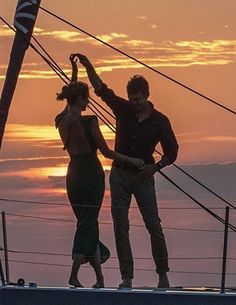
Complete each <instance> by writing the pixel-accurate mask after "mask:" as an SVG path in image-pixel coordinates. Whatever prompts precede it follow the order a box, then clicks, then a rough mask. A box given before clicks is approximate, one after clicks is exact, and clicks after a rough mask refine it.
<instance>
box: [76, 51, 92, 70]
mask: <svg viewBox="0 0 236 305" xmlns="http://www.w3.org/2000/svg"><path fill="white" fill-rule="evenodd" d="M75 55H76V56H77V57H78V58H79V62H80V63H81V65H83V66H84V67H85V68H86V67H88V66H91V62H90V61H89V60H88V58H87V57H86V56H85V55H83V54H80V53H76V54H75Z"/></svg>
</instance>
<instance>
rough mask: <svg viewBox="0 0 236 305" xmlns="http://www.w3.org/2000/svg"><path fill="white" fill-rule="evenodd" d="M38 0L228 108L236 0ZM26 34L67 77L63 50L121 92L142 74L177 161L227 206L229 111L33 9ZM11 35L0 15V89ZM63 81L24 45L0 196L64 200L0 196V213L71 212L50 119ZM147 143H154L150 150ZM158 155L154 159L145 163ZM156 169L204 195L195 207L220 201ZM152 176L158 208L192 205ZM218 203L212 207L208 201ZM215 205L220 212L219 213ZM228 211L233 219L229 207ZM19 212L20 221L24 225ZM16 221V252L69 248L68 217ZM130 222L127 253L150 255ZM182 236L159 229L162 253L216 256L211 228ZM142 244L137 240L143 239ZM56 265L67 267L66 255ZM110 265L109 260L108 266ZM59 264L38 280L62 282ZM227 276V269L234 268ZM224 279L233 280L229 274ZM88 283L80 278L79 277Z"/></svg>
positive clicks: (231, 146) (106, 216) (231, 159)
mask: <svg viewBox="0 0 236 305" xmlns="http://www.w3.org/2000/svg"><path fill="white" fill-rule="evenodd" d="M16 3H17V1H16V0H7V1H6V0H0V15H1V16H2V17H3V18H5V19H6V20H7V21H8V22H9V23H10V24H12V23H13V17H14V12H15V6H16ZM41 6H43V7H45V8H47V9H48V10H50V11H52V12H54V13H55V14H57V15H59V16H61V17H63V18H65V19H67V20H68V21H70V22H71V23H73V24H75V25H77V26H78V27H80V28H82V29H83V30H85V31H87V32H89V33H91V34H93V35H94V36H96V37H98V38H100V39H102V40H104V41H105V42H107V43H109V44H111V45H113V46H115V47H116V48H119V49H121V50H123V51H124V52H127V53H128V54H130V55H131V56H133V57H135V58H137V59H139V60H141V61H143V62H144V63H146V64H148V65H150V66H151V67H153V68H155V69H157V70H159V71H161V72H162V73H164V74H167V75H169V76H170V77H172V78H175V79H176V80H178V81H180V82H183V83H184V84H186V85H187V86H190V87H192V88H193V89H195V90H198V91H199V92H201V93H202V94H205V95H207V96H208V97H209V98H212V99H214V100H216V101H217V102H219V103H221V104H223V105H225V106H226V107H228V108H230V109H233V110H234V111H236V103H235V102H236V101H235V96H236V89H235V88H236V18H235V12H236V0H146V1H144V0H117V1H116V0H113V1H111V0H67V1H59V0H58V1H56V0H42V1H41ZM34 36H35V37H36V38H37V39H38V40H39V41H40V42H41V44H42V45H43V46H44V47H45V48H46V50H47V51H48V52H49V53H50V55H51V56H52V57H53V58H54V60H55V61H56V62H57V63H58V64H59V65H60V66H61V68H62V69H63V70H64V72H66V73H67V74H68V76H70V63H69V60H68V58H69V55H70V54H71V53H73V52H80V53H84V54H85V55H87V56H88V58H89V59H90V60H91V62H92V63H93V64H94V66H95V68H96V70H97V72H98V73H99V75H100V76H101V78H102V79H103V80H104V81H105V82H106V83H107V84H108V85H109V86H110V87H111V88H113V89H114V90H115V92H116V93H118V94H120V95H121V96H123V97H126V90H125V88H126V83H127V81H128V79H129V78H130V76H132V75H134V74H141V75H143V76H144V77H145V78H146V79H147V80H148V81H149V84H150V93H151V94H150V100H151V101H152V102H153V103H154V105H155V107H156V108H157V109H158V110H159V111H161V112H163V113H164V114H166V115H167V116H168V117H169V118H170V121H171V123H172V127H173V129H174V131H175V134H176V137H177V140H178V143H179V145H180V149H179V156H178V159H177V161H176V164H178V165H181V166H184V167H185V168H187V170H189V171H190V172H192V171H193V173H194V174H196V176H197V177H201V178H202V179H203V181H205V182H207V184H208V186H210V187H212V188H213V189H214V190H215V191H217V192H218V191H219V192H220V194H222V196H223V197H225V198H226V199H227V200H229V201H231V202H232V203H233V202H234V201H235V195H236V193H235V169H236V117H235V115H234V114H232V113H230V112H227V111H225V110H223V109H221V108H219V107H217V106H215V105H213V104H211V103H210V102H208V101H206V100H204V99H203V98H201V97H199V96H197V95H194V94H193V93H191V92H188V91H186V90H185V89H184V88H181V87H180V86H178V85H176V84H174V83H172V82H170V81H169V80H167V79H165V78H163V77H161V76H160V75H157V74H155V73H154V72H152V71H150V70H148V69H146V68H144V67H142V66H141V65H139V64H137V63H135V62H133V61H132V60H130V59H128V58H126V57H124V56H123V55H121V54H119V53H117V52H115V51H114V50H111V49H109V48H108V47H106V46H104V45H102V44H101V43H99V42H97V41H95V40H93V39H92V38H90V37H88V36H86V35H85V34H82V33H80V32H79V31H77V30H76V29H74V28H72V27H70V26H69V25H66V24H64V23H62V22H61V21H59V20H57V19H55V18H53V17H52V16H49V15H48V14H46V13H45V12H43V11H41V10H39V14H38V18H37V21H36V26H35V30H34ZM13 39H14V34H13V33H12V31H11V30H9V29H8V27H7V26H5V25H4V23H3V22H2V21H1V20H0V92H1V91H2V87H3V84H4V79H5V74H6V70H7V66H8V61H9V55H10V51H11V47H12V43H13ZM79 78H80V79H81V80H82V81H85V82H88V79H87V77H86V74H85V70H84V69H83V68H82V67H80V66H79ZM62 86H63V82H62V81H61V80H60V79H59V78H58V76H57V75H55V73H54V72H53V71H52V70H51V69H50V68H49V67H48V66H47V65H46V64H45V63H44V62H43V61H42V59H41V58H40V57H39V56H38V55H37V54H36V53H35V52H34V51H33V50H31V49H30V48H29V49H28V50H27V52H26V55H25V59H24V63H23V65H22V69H21V73H20V76H19V79H18V83H17V86H16V90H15V94H14V97H13V100H12V103H11V107H10V113H9V117H8V121H7V125H6V129H5V134H4V138H3V143H2V149H1V151H0V194H1V196H0V200H2V199H1V198H10V199H22V200H39V201H40V200H42V201H45V202H46V201H47V202H54V203H55V202H59V203H63V205H62V206H60V207H56V206H37V205H35V206H34V205H27V204H26V205H25V204H23V203H20V204H16V203H8V202H4V200H2V201H0V203H1V204H2V209H3V210H6V211H7V212H8V213H11V212H13V213H18V212H19V213H20V214H27V215H28V214H30V215H39V216H47V217H59V218H62V217H63V216H64V217H65V218H66V219H67V220H68V219H70V220H73V219H74V218H73V215H72V211H71V209H70V206H69V204H68V201H67V198H66V191H65V183H64V175H65V173H66V167H67V164H68V156H67V153H66V152H65V151H63V150H62V144H61V141H60V140H59V135H58V132H57V130H56V129H55V127H54V118H55V116H56V114H57V113H59V112H60V111H61V110H63V109H64V106H65V103H64V102H57V101H56V92H59V91H60V90H61V87H62ZM91 96H92V97H93V98H94V99H95V100H96V101H97V102H101V103H103V102H102V101H100V100H99V98H97V97H96V96H95V94H94V93H93V90H92V89H91ZM102 105H104V104H102ZM87 113H90V112H89V111H87ZM112 123H114V120H112ZM100 126H101V130H102V132H103V134H104V136H105V138H106V140H107V141H108V144H109V145H110V147H113V142H114V134H113V133H112V132H111V131H110V130H109V128H108V127H107V126H105V125H104V123H103V122H102V121H100ZM158 149H159V150H161V149H160V147H158ZM100 158H101V160H102V164H103V166H104V168H105V169H108V170H109V169H110V164H111V161H110V160H106V159H105V158H104V157H102V156H100ZM158 158H159V156H158V155H157V156H156V159H157V160H158ZM165 170H166V171H167V172H168V173H171V174H173V176H175V177H177V178H176V180H177V181H178V182H181V183H182V185H183V186H184V187H189V189H190V190H191V191H193V192H194V193H195V194H197V195H199V196H200V199H201V200H202V199H204V201H205V203H207V204H209V205H212V206H215V205H217V204H218V203H219V202H217V201H214V200H213V199H211V198H210V196H208V195H205V194H204V195H203V193H201V191H199V190H198V189H194V188H192V185H191V184H190V183H189V182H187V179H186V180H185V179H184V178H183V177H182V176H181V177H180V176H177V174H176V172H174V170H175V168H173V166H172V167H169V168H167V169H165ZM191 170H192V171H191ZM172 171H173V172H174V173H173V172H172ZM108 174H109V172H108V171H107V172H106V194H105V198H104V202H105V204H106V205H108V204H109V203H110V193H109V186H108V182H107V181H108ZM156 176H158V175H156ZM156 179H159V177H158V178H157V177H156ZM222 181H223V182H224V185H222ZM158 184H160V191H159V190H158V191H159V193H158V196H159V198H160V200H159V201H160V204H161V207H163V206H164V207H166V206H167V207H168V206H171V207H172V206H174V207H176V206H180V207H182V206H183V205H185V204H186V206H188V207H195V206H194V205H191V203H190V202H189V201H188V199H186V198H185V197H184V196H183V195H181V194H179V193H178V192H177V191H176V189H174V187H173V188H172V186H170V185H169V184H168V185H167V182H166V184H165V183H164V182H163V180H161V178H160V183H159V182H158ZM158 186H159V185H158ZM64 204H67V206H64ZM171 204H172V205H171ZM217 207H222V206H220V205H217ZM136 211H137V210H135V209H133V210H132V212H131V213H132V215H133V216H135V217H133V218H132V220H131V222H133V223H134V222H135V223H136V224H140V223H141V219H140V222H139V219H138V218H137V217H136V214H138V213H136ZM218 212H219V213H221V216H222V217H223V212H224V211H223V210H221V211H218ZM201 213H202V214H201ZM161 215H162V219H163V224H164V226H167V227H173V225H175V226H178V225H179V227H181V228H183V227H184V228H185V227H188V228H193V227H194V228H195V229H196V228H212V229H214V230H215V229H219V230H222V226H221V224H218V222H216V221H215V220H214V219H212V218H209V216H208V215H207V214H204V212H202V211H199V210H197V211H196V210H189V211H187V212H186V211H183V210H180V211H177V210H171V211H169V210H167V211H166V210H164V211H163V210H161ZM232 215H233V216H232V217H234V218H233V219H235V216H236V215H235V213H234V214H233V213H232ZM101 217H102V220H104V221H107V220H109V222H111V217H110V212H109V210H108V209H106V208H104V209H103V210H102V212H101ZM9 218H10V216H9ZM27 220H28V221H31V222H30V227H28V222H27ZM27 220H26V219H23V220H22V219H20V220H19V218H17V217H15V218H14V216H12V217H11V218H10V220H9V227H10V228H9V236H10V247H13V248H16V249H17V247H19V248H20V249H23V246H24V247H25V248H24V249H26V248H27V247H29V248H27V250H30V251H31V250H32V249H33V250H34V249H36V250H38V249H40V250H42V251H43V250H45V251H51V252H54V253H55V252H56V251H58V252H59V253H60V252H63V253H64V252H67V253H69V252H70V246H71V240H72V236H73V230H74V224H71V226H70V227H69V225H70V224H68V225H67V224H66V223H65V222H64V223H63V224H62V225H60V226H57V224H55V222H52V221H48V223H47V224H46V225H45V226H44V222H43V220H38V221H37V220H30V219H27ZM232 222H233V220H232ZM234 223H235V221H234ZM18 226H19V227H18ZM44 230H45V231H44ZM111 230H112V229H111V227H108V226H105V228H104V227H102V230H101V232H102V235H103V237H104V239H105V241H106V242H107V243H108V245H109V246H110V247H111V250H112V251H111V252H112V254H113V255H115V254H114V253H115V250H114V249H115V247H114V238H113V237H112V236H111ZM135 230H136V231H131V235H132V234H133V235H132V237H134V238H136V239H135V243H134V248H135V247H136V248H135V251H136V252H134V253H135V255H136V256H138V255H140V256H141V255H142V254H143V253H144V254H143V255H147V256H150V255H151V254H150V253H147V254H146V252H145V251H146V250H147V251H148V249H149V248H148V247H149V239H148V236H147V235H145V234H146V231H145V232H144V233H143V232H141V229H140V228H135ZM19 232H21V234H19ZM29 232H30V234H29ZM48 232H49V233H50V234H49V233H48ZM132 232H133V233H132ZM137 232H138V233H137ZM31 233H32V234H31ZM190 233H191V234H190V235H187V233H186V234H185V233H184V234H182V233H181V232H180V231H177V233H176V232H173V231H171V230H169V231H168V230H167V240H168V245H169V249H170V255H171V256H172V257H174V256H178V255H179V256H181V255H188V254H189V253H190V252H191V251H192V249H194V254H193V256H198V255H199V256H204V255H209V256H214V255H215V254H216V255H218V256H220V255H221V253H222V251H221V250H222V248H221V241H222V238H221V235H213V234H212V233H207V234H205V232H204V233H201V234H202V235H201V236H200V237H199V235H198V233H192V232H190ZM37 234H39V235H37ZM53 234H55V236H54V235H53ZM211 234H212V235H211ZM216 234H217V233H216ZM234 234H235V233H234ZM29 235H30V238H31V240H30V242H29V243H28V244H27V245H25V243H24V241H25V240H26V239H27V240H28V238H29ZM204 238H205V239H204ZM66 239H67V240H66ZM211 241H212V244H210V243H211ZM145 242H146V243H147V245H146V244H144V243H145ZM232 244H233V243H231V246H230V249H231V251H232V252H231V253H230V255H231V256H232V257H233V256H235V253H236V249H235V243H234V248H233V247H232ZM182 245H183V246H182ZM209 245H211V246H209ZM60 247H61V249H60ZM232 249H233V250H232ZM188 251H189V253H188ZM201 251H202V252H201ZM32 259H33V258H32ZM29 260H31V257H29ZM58 260H59V259H58ZM53 262H54V261H53ZM172 262H173V261H171V264H173V268H172V269H176V270H180V269H181V268H182V267H183V268H182V269H181V270H183V269H184V270H186V269H187V270H190V269H191V268H192V269H194V268H195V270H203V271H205V270H208V269H207V268H208V266H211V270H213V271H214V272H215V271H216V272H218V271H219V269H220V267H219V268H218V265H217V264H216V263H215V262H213V263H212V265H210V264H208V262H205V265H201V267H199V266H197V267H196V266H195V265H194V264H192V262H191V261H187V263H186V262H185V261H184V262H183V264H184V265H183V266H182V265H181V264H182V262H179V265H178V264H176V263H175V261H174V263H172ZM67 263H68V264H70V257H69V258H68V262H67ZM60 264H61V261H60ZM110 264H111V266H113V265H114V263H113V262H111V263H110ZM141 264H143V262H142V261H141V263H140V265H141ZM232 264H233V263H232ZM13 266H14V271H12V272H13V273H14V272H15V273H14V274H13V276H15V277H16V278H17V276H18V277H19V274H21V275H22V276H24V277H25V278H27V276H29V278H30V276H31V278H30V279H31V280H33V281H36V280H37V281H38V282H39V283H41V282H42V283H45V280H46V279H45V276H43V275H41V274H40V272H41V271H40V270H41V269H39V270H37V272H36V271H35V274H37V276H41V278H39V279H36V280H35V279H32V274H33V272H31V270H36V269H33V268H34V267H31V268H32V269H30V268H27V266H26V267H23V266H22V265H17V264H15V265H13ZM143 266H146V268H151V267H152V268H154V267H153V266H151V267H150V266H149V264H148V263H147V265H141V267H143ZM204 266H205V267H204ZM171 267H172V266H171ZM23 268H25V269H24V272H25V274H24V273H23ZM35 268H36V267H35ZM40 268H41V267H40ZM42 268H43V267H42ZM45 268H46V267H45ZM204 268H205V269H204ZM234 268H235V265H234ZM12 269H13V268H12ZM67 269H68V268H67ZM67 269H65V270H64V269H63V272H64V273H62V271H57V270H55V272H54V274H53V272H51V273H50V274H48V278H47V280H48V283H51V284H52V285H54V284H55V283H56V284H58V283H59V284H61V285H65V282H66V279H67V274H66V272H67V271H68V270H67ZM50 270H51V269H50ZM60 270H62V269H60ZM45 271H46V272H47V271H48V270H47V269H45ZM27 272H28V273H27ZM57 272H58V273H57ZM60 272H61V273H60ZM86 272H87V269H86ZM86 272H85V275H84V276H85V277H86V276H87V273H86ZM109 272H110V273H109ZM232 272H235V269H234V270H233V267H232ZM107 273H108V274H109V276H110V277H111V283H113V282H114V285H116V286H117V282H118V280H119V275H117V274H118V273H117V274H116V275H114V272H113V273H112V271H109V270H108V271H107ZM28 274H29V275H28ZM153 274H154V272H153ZM35 276H36V275H35ZM184 279H185V280H186V282H184ZM232 279H234V283H235V276H234V278H233V277H232ZM50 280H51V282H50ZM139 280H140V282H139ZM171 280H172V283H173V284H176V285H182V284H184V283H186V285H191V284H193V285H194V284H199V285H203V284H205V285H209V284H212V283H214V281H216V280H218V278H217V277H216V276H215V275H214V274H212V275H211V277H210V280H208V279H206V277H204V275H203V276H202V277H201V278H200V275H199V277H193V276H192V277H191V276H189V277H188V276H186V277H185V275H183V276H182V275H179V274H178V271H177V273H176V274H172V278H171ZM198 280H199V281H198ZM204 280H206V281H205V282H204ZM112 281H113V282H112ZM145 281H146V282H145ZM155 281H156V275H155V274H154V275H153V276H152V277H151V276H150V273H141V272H140V273H138V276H137V282H136V283H137V284H140V285H143V284H144V283H145V284H147V285H153V282H155ZM194 281H195V282H194ZM88 283H91V280H90V279H88ZM232 283H233V282H232Z"/></svg>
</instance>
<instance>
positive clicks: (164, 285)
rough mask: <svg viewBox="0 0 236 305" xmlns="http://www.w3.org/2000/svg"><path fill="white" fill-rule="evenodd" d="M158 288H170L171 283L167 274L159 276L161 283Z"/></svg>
mask: <svg viewBox="0 0 236 305" xmlns="http://www.w3.org/2000/svg"><path fill="white" fill-rule="evenodd" d="M157 287H158V288H169V287H170V283H169V280H168V276H167V274H166V273H160V274H159V283H158V285H157Z"/></svg>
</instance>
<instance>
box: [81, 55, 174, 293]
mask: <svg viewBox="0 0 236 305" xmlns="http://www.w3.org/2000/svg"><path fill="white" fill-rule="evenodd" d="M77 56H78V58H79V60H80V63H81V64H82V65H83V66H84V67H85V68H86V71H87V74H88V77H89V80H90V82H91V84H92V86H93V88H94V89H95V93H96V94H97V95H98V96H100V97H101V98H102V100H103V101H104V102H105V103H106V104H107V105H108V106H109V107H110V108H111V109H112V111H113V113H114V114H115V116H116V138H115V150H116V151H117V152H119V153H122V154H125V155H127V156H130V157H136V158H140V159H142V160H143V161H144V162H145V164H146V167H145V169H144V170H143V171H142V172H141V173H138V171H137V170H136V169H133V168H131V167H129V166H128V165H126V164H121V163H118V162H114V161H113V164H112V169H111V174H110V189H111V200H112V217H113V222H114V231H115V241H116V249H117V254H118V258H119V265H120V272H121V277H122V283H121V284H120V285H119V287H120V288H132V279H133V257H132V251H131V247H130V241H129V219H128V212H129V207H130V203H131V196H132V194H133V195H134V197H135V199H136V201H137V204H138V207H139V210H140V212H141V214H142V217H143V220H144V223H145V226H146V228H147V230H148V232H149V234H150V239H151V247H152V255H153V258H154V262H155V264H156V272H157V273H158V275H159V283H158V287H160V288H167V287H169V280H168V277H167V271H168V270H169V267H168V254H167V247H166V242H165V237H164V234H163V232H162V227H161V220H160V218H159V216H158V210H157V204H156V195H155V185H154V177H153V175H154V174H155V173H156V172H157V171H158V170H160V169H161V168H163V167H165V166H167V165H170V164H171V163H173V162H174V161H175V160H176V157H177V152H178V144H177V141H176V138H175V135H174V133H173V131H172V128H171V125H170V122H169V120H168V118H167V117H166V116H165V115H163V114H162V113H160V112H159V111H157V110H156V109H155V108H154V106H153V104H152V103H151V102H150V101H148V97H149V85H148V82H147V81H146V79H145V78H144V77H142V76H140V75H135V76H133V77H132V78H131V79H130V80H129V82H128V84H127V94H128V101H127V100H125V99H123V98H121V97H119V96H117V95H116V94H115V93H114V91H113V90H112V89H109V88H108V87H107V85H106V84H104V83H103V82H102V80H101V79H100V77H99V76H98V74H97V73H96V71H95V69H94V67H93V66H92V64H91V63H90V61H89V60H88V58H87V57H86V56H84V55H82V54H77ZM159 142H160V144H161V146H162V149H163V157H162V158H161V160H160V161H159V162H157V163H155V160H154V158H153V153H154V151H155V146H156V145H157V143H159Z"/></svg>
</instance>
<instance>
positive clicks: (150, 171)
mask: <svg viewBox="0 0 236 305" xmlns="http://www.w3.org/2000/svg"><path fill="white" fill-rule="evenodd" d="M157 171H158V169H157V166H156V164H148V165H146V166H145V168H144V170H142V171H141V172H140V173H138V174H137V175H136V178H137V179H139V180H146V179H148V178H150V177H152V176H153V175H154V174H155V173H156V172H157Z"/></svg>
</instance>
